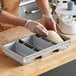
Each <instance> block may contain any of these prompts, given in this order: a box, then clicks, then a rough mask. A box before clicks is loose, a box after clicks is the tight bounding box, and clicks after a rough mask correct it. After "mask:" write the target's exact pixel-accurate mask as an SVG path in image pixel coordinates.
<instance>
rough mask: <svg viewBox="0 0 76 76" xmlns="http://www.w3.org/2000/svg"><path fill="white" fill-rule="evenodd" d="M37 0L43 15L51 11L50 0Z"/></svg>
mask: <svg viewBox="0 0 76 76" xmlns="http://www.w3.org/2000/svg"><path fill="white" fill-rule="evenodd" d="M36 2H37V4H38V7H39V9H40V12H41V14H42V15H47V14H48V13H50V12H49V11H50V9H49V3H48V0H36Z"/></svg>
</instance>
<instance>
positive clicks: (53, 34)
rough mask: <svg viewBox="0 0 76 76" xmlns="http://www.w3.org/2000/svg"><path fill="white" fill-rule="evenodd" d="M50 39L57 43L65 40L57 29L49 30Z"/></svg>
mask: <svg viewBox="0 0 76 76" xmlns="http://www.w3.org/2000/svg"><path fill="white" fill-rule="evenodd" d="M48 39H49V40H51V41H53V42H56V43H61V42H63V39H62V38H61V37H60V36H59V35H58V34H57V33H56V32H55V31H48Z"/></svg>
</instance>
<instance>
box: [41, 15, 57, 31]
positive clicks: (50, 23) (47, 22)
mask: <svg viewBox="0 0 76 76" xmlns="http://www.w3.org/2000/svg"><path fill="white" fill-rule="evenodd" d="M42 19H43V23H44V26H45V28H46V29H47V30H53V31H57V30H56V23H55V21H54V19H53V17H52V15H51V14H47V15H43V16H42Z"/></svg>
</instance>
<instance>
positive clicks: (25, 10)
mask: <svg viewBox="0 0 76 76" xmlns="http://www.w3.org/2000/svg"><path fill="white" fill-rule="evenodd" d="M19 17H21V18H26V19H31V20H38V19H40V18H41V14H40V11H39V9H38V6H37V4H36V2H35V1H26V2H23V3H21V4H20V6H19Z"/></svg>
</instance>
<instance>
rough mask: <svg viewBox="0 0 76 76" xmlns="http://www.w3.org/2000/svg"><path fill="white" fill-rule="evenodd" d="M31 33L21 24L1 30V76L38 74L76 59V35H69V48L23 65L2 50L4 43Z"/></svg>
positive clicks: (33, 75) (34, 75) (32, 75)
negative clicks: (20, 25)
mask: <svg viewBox="0 0 76 76" xmlns="http://www.w3.org/2000/svg"><path fill="white" fill-rule="evenodd" d="M31 34H32V33H31V32H30V31H29V30H27V29H25V28H23V27H19V26H18V27H14V28H11V29H8V30H6V31H3V32H0V76H38V75H39V74H41V73H44V72H46V71H48V70H51V69H54V68H56V67H58V66H60V65H63V64H65V63H68V62H70V61H72V60H75V59H76V35H67V36H68V37H70V38H71V43H70V45H69V47H68V48H67V49H65V50H61V51H58V52H54V53H52V54H51V55H49V56H47V57H45V58H41V59H36V60H34V61H33V62H31V63H29V64H26V65H23V66H22V65H21V64H19V63H17V62H16V61H14V60H12V59H11V58H9V57H7V56H6V55H5V54H4V53H3V52H2V45H4V44H6V43H9V42H11V41H15V40H17V39H21V38H24V37H26V36H29V35H31Z"/></svg>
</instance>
